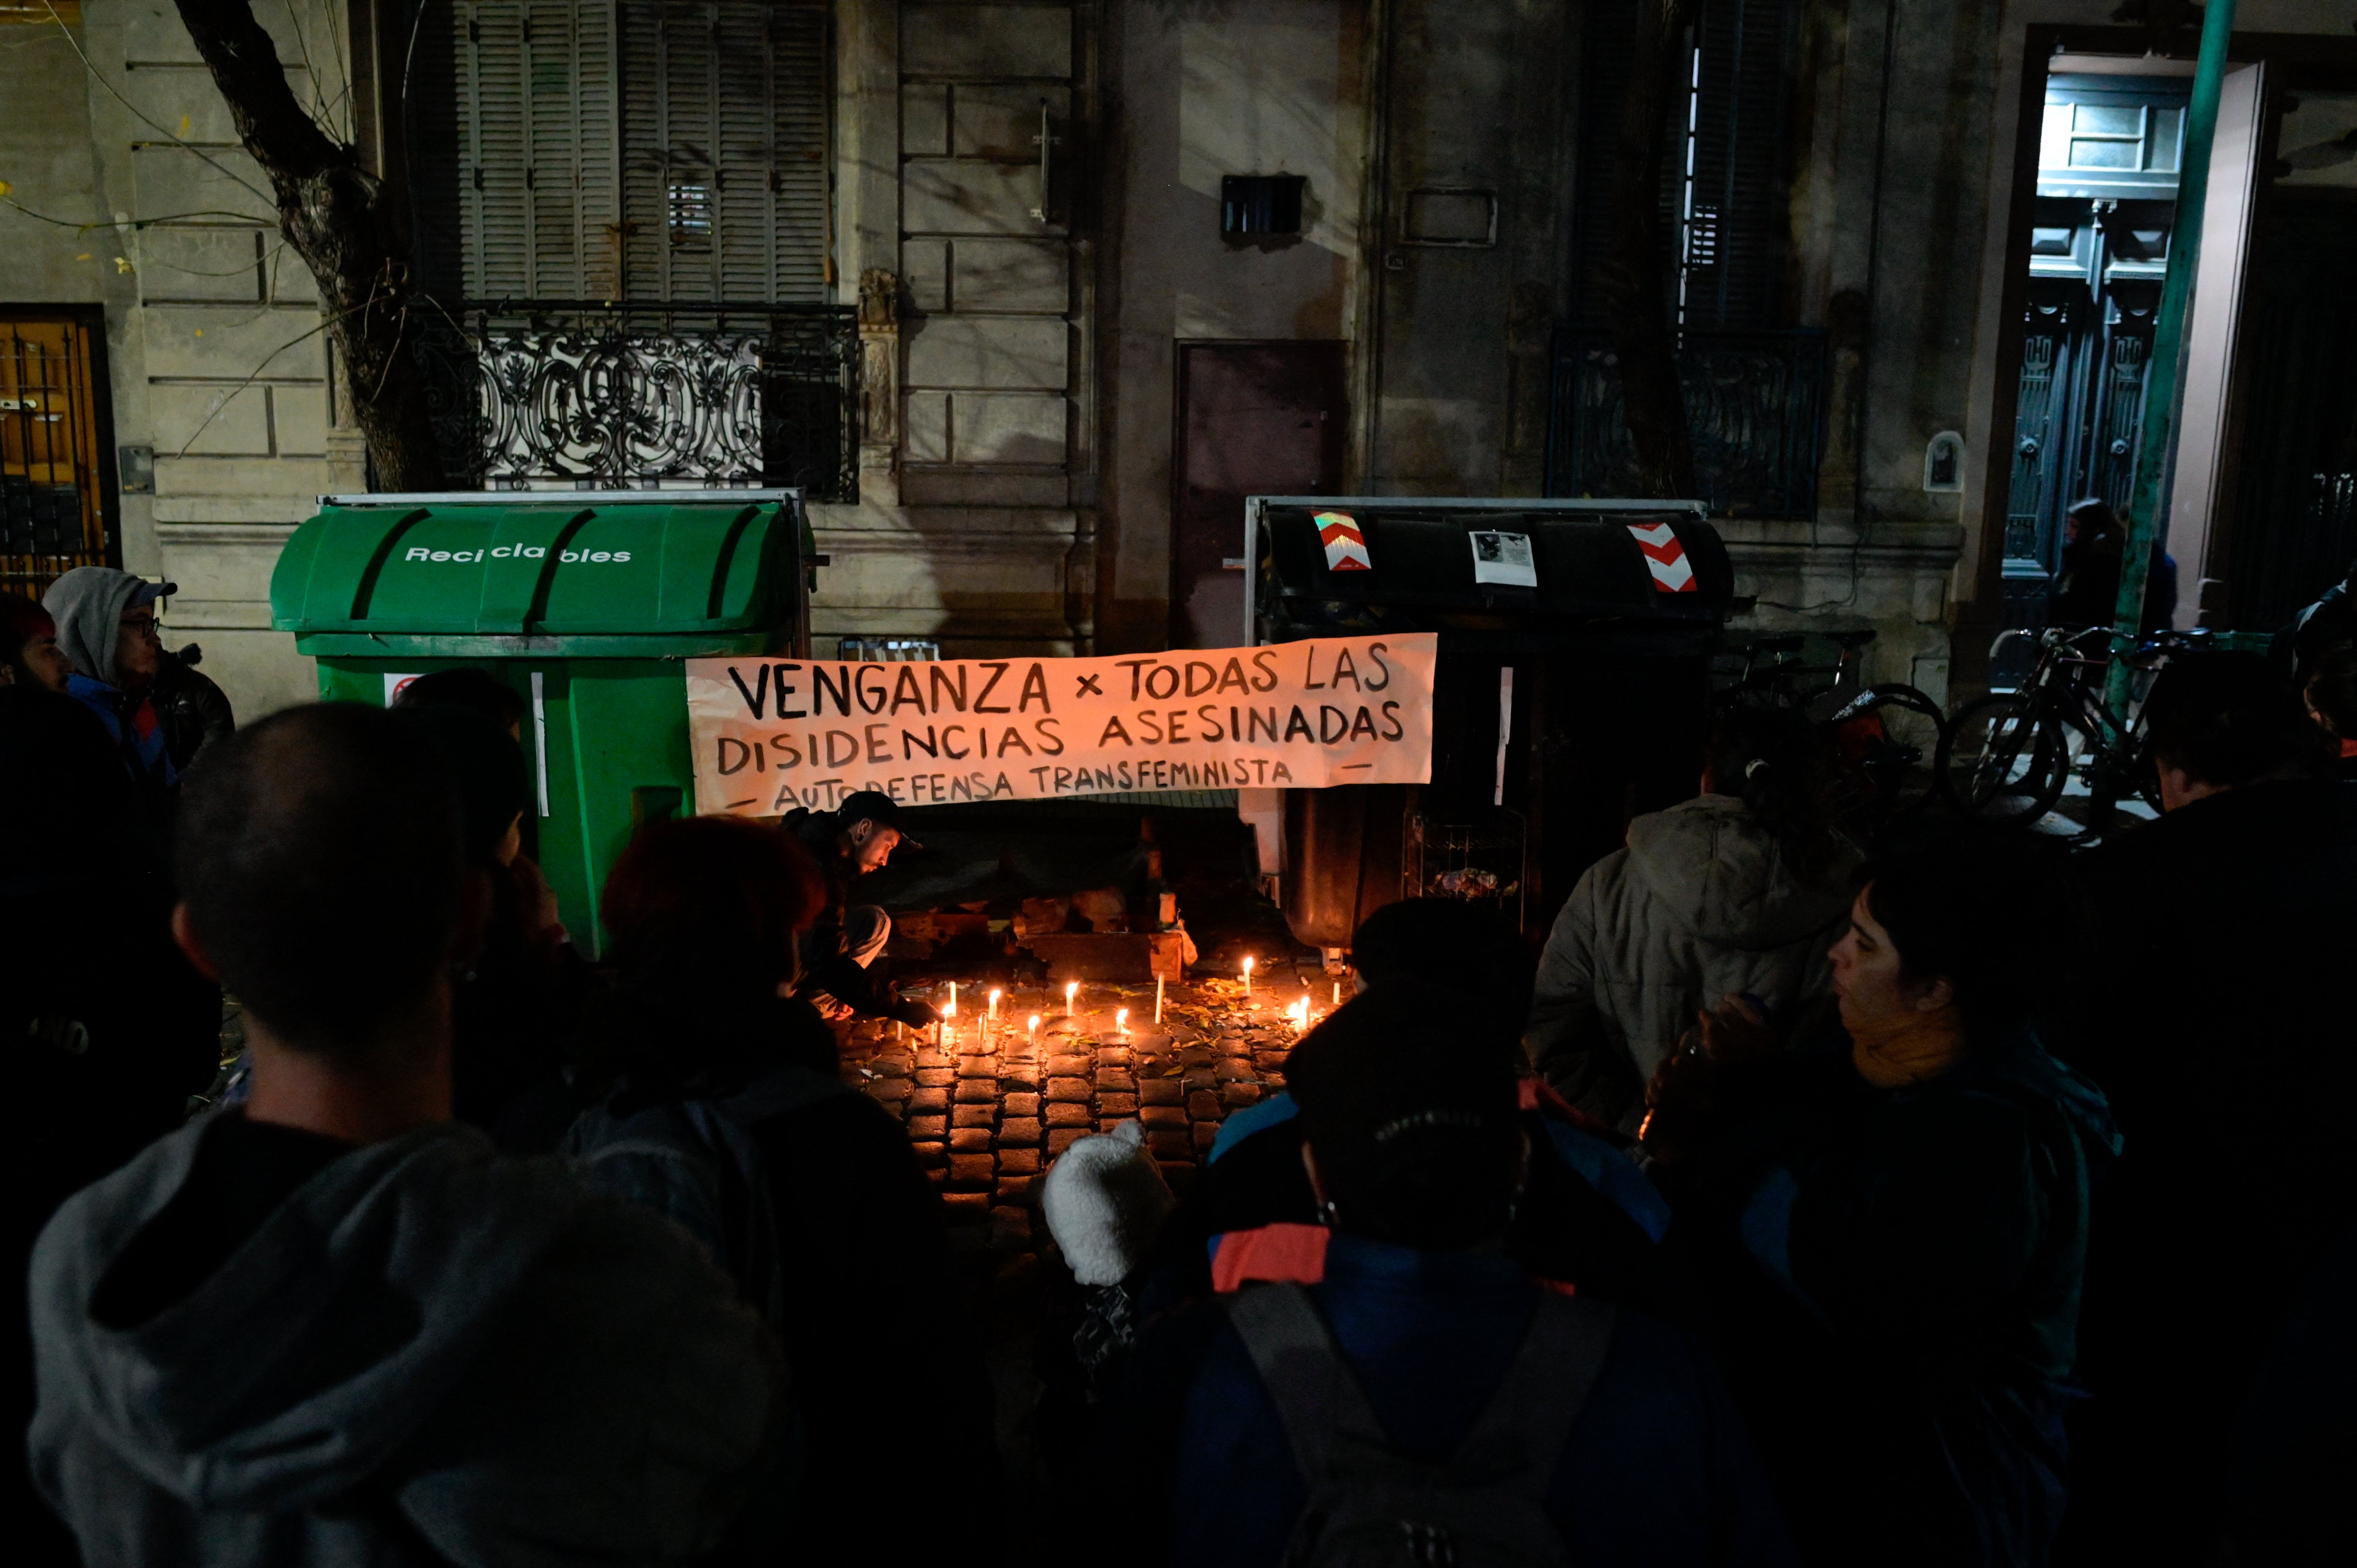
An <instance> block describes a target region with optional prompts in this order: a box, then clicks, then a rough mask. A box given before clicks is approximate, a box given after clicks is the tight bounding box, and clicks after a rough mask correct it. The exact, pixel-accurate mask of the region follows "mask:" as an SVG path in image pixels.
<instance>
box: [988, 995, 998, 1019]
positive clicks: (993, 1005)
mask: <svg viewBox="0 0 2357 1568" xmlns="http://www.w3.org/2000/svg"><path fill="white" fill-rule="evenodd" d="M990 1022H991V1024H992V1026H996V1025H997V1023H998V987H996V985H994V986H992V987H991V988H990Z"/></svg>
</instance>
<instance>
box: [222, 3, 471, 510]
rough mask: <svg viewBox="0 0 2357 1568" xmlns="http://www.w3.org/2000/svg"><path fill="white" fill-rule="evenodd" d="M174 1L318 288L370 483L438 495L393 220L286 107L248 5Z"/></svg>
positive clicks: (438, 475) (340, 150)
mask: <svg viewBox="0 0 2357 1568" xmlns="http://www.w3.org/2000/svg"><path fill="white" fill-rule="evenodd" d="M178 5H179V9H180V20H181V21H182V22H183V23H185V24H187V26H188V36H189V37H190V38H194V39H195V40H196V45H197V52H198V53H199V54H200V55H202V56H203V57H204V60H205V64H206V65H207V66H209V67H210V68H211V70H212V74H213V82H214V84H215V85H216V86H218V87H219V88H220V89H221V96H222V97H223V98H225V99H227V100H228V101H229V107H230V113H231V117H232V119H233V120H234V121H235V123H236V125H237V134H238V136H239V139H240V140H242V142H243V143H244V144H245V150H246V151H247V152H249V153H251V154H253V157H254V161H255V162H257V163H259V164H260V165H261V166H262V171H263V173H264V174H265V175H266V176H268V177H269V179H270V188H271V190H272V192H273V193H274V195H275V196H276V198H277V200H278V222H279V226H280V227H281V228H282V229H283V230H284V231H285V234H286V240H287V242H288V243H289V244H291V245H292V246H294V247H295V252H296V254H297V255H299V256H301V257H302V258H303V260H304V261H305V262H306V263H308V264H309V266H310V268H311V274H312V275H313V276H314V277H316V278H317V279H318V280H319V301H320V308H321V310H322V311H323V312H325V314H326V315H327V317H328V328H327V329H328V337H329V338H330V340H331V341H333V342H334V344H335V346H336V351H337V352H338V353H339V355H341V356H342V357H343V360H344V368H345V371H346V379H347V381H349V382H350V387H351V393H352V405H353V413H354V415H355V416H356V418H357V419H358V421H359V424H360V427H361V435H363V436H364V437H365V438H366V439H367V441H368V450H369V458H370V461H371V464H372V465H373V466H374V467H375V470H376V480H377V483H379V484H380V485H382V486H384V487H385V488H386V489H394V490H436V489H444V488H446V472H445V469H444V467H443V462H442V453H441V451H440V448H439V447H438V446H436V444H435V438H434V427H433V424H432V423H431V422H430V421H429V420H428V419H427V418H426V403H425V377H424V375H423V373H422V372H421V371H420V370H419V368H418V362H417V360H416V358H415V356H414V354H413V353H412V351H411V349H412V343H411V340H410V337H411V334H412V333H414V331H415V330H416V328H415V326H414V324H413V322H412V318H411V309H412V304H413V300H414V288H415V272H414V269H413V268H412V266H411V265H410V244H409V232H408V225H407V223H406V222H405V221H404V214H403V213H402V212H401V211H399V210H398V209H397V204H396V203H395V202H394V201H393V199H391V197H390V195H389V193H388V192H387V190H386V188H385V187H384V185H383V183H382V182H381V181H380V180H379V179H378V178H377V177H376V176H374V175H372V174H371V173H370V172H369V171H368V170H367V169H365V168H363V167H362V166H361V162H360V156H359V154H358V153H357V151H356V150H355V149H353V148H351V147H350V146H339V145H337V144H336V143H334V142H333V141H330V140H329V139H328V135H327V134H326V133H325V132H324V131H322V130H321V129H320V128H319V126H318V124H317V122H315V121H314V120H313V119H312V118H311V116H310V114H309V113H307V112H306V111H305V110H304V108H303V106H302V105H301V104H300V103H298V102H296V99H295V94H294V91H293V90H292V89H290V88H289V87H288V86H287V85H286V72H285V69H284V68H283V67H282V66H281V65H280V64H279V60H278V50H277V48H276V46H275V45H274V44H273V43H272V42H271V39H270V35H269V34H268V33H265V32H264V31H263V29H262V25H261V24H260V23H258V22H256V21H255V20H254V19H253V8H252V6H251V5H249V4H248V0H178Z"/></svg>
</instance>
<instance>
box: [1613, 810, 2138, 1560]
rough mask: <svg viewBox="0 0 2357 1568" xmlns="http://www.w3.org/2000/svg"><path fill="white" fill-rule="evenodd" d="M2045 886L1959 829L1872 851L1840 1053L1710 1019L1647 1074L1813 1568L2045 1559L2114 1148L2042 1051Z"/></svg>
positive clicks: (2095, 1107)
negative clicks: (2095, 1213) (2101, 1181)
mask: <svg viewBox="0 0 2357 1568" xmlns="http://www.w3.org/2000/svg"><path fill="white" fill-rule="evenodd" d="M2061 862H2062V851H2061V848H2060V846H2058V845H2055V844H2052V843H2050V842H2048V841H2042V840H2038V839H2035V838H2032V837H2030V836H2029V835H2024V834H2020V833H2007V832H1995V831H1992V830H1967V829H1964V828H1962V827H1955V826H1942V827H1940V828H1938V829H1936V830H1933V831H1928V832H1924V833H1922V834H1921V836H1919V837H1918V838H1917V840H1916V841H1915V842H1913V843H1904V844H1900V845H1897V846H1894V847H1893V848H1891V849H1889V850H1888V851H1886V852H1885V853H1883V854H1879V855H1878V857H1877V859H1876V861H1875V862H1874V864H1873V865H1871V866H1870V867H1869V877H1870V879H1869V880H1867V882H1866V884H1865V886H1864V888H1863V890H1862V891H1861V892H1859V894H1858V895H1857V898H1856V900H1855V902H1854V903H1853V904H1852V905H1851V908H1850V914H1849V921H1848V929H1846V931H1845V933H1844V934H1843V936H1842V938H1841V940H1839V941H1838V942H1836V943H1835V946H1834V949H1833V964H1834V990H1835V995H1836V997H1837V999H1838V1001H1839V1004H1840V1017H1841V1028H1840V1030H1838V1031H1830V1032H1828V1033H1827V1034H1826V1035H1825V1036H1823V1037H1822V1038H1820V1039H1817V1040H1814V1041H1807V1040H1804V1041H1802V1042H1798V1043H1796V1044H1795V1045H1794V1046H1793V1047H1792V1048H1790V1049H1789V1050H1779V1049H1777V1048H1776V1047H1775V1046H1774V1045H1773V1043H1772V1042H1770V1040H1769V1039H1768V1038H1767V1037H1766V1034H1765V1031H1763V1030H1760V1029H1759V1028H1757V1026H1753V1025H1751V1024H1749V1022H1748V1021H1746V1020H1743V1019H1741V1018H1739V1017H1736V1016H1732V1015H1722V1016H1715V1017H1713V1018H1711V1019H1708V1020H1706V1023H1705V1025H1704V1026H1703V1028H1702V1029H1701V1030H1700V1031H1698V1036H1697V1038H1696V1039H1695V1041H1693V1042H1691V1043H1690V1044H1689V1046H1688V1047H1686V1048H1684V1049H1683V1050H1682V1051H1681V1053H1680V1054H1679V1055H1678V1056H1676V1057H1674V1058H1672V1059H1671V1060H1670V1061H1669V1062H1668V1063H1666V1064H1665V1065H1664V1067H1663V1069H1662V1070H1661V1072H1660V1073H1658V1074H1657V1075H1656V1078H1655V1081H1654V1085H1653V1090H1652V1101H1653V1104H1654V1116H1653V1118H1652V1123H1651V1125H1650V1126H1649V1127H1648V1130H1647V1134H1646V1143H1647V1146H1648V1148H1650V1149H1651V1150H1652V1152H1653V1154H1654V1155H1655V1165H1654V1173H1655V1176H1656V1178H1657V1179H1658V1180H1660V1181H1661V1183H1662V1185H1663V1188H1664V1190H1665V1191H1667V1192H1668V1193H1669V1195H1670V1197H1671V1198H1672V1200H1673V1202H1674V1203H1676V1204H1677V1205H1678V1208H1679V1216H1680V1223H1681V1225H1682V1226H1684V1227H1688V1228H1689V1229H1688V1234H1689V1235H1690V1236H1700V1237H1703V1238H1715V1239H1716V1240H1717V1243H1718V1245H1717V1247H1716V1248H1711V1247H1708V1246H1707V1245H1706V1249H1705V1250H1706V1268H1707V1269H1708V1271H1709V1276H1710V1279H1711V1282H1712V1295H1713V1299H1712V1306H1713V1309H1714V1317H1715V1320H1716V1321H1717V1324H1718V1325H1719V1326H1720V1327H1721V1328H1722V1330H1723V1331H1724V1334H1725V1345H1724V1349H1725V1353H1726V1355H1727V1361H1728V1366H1729V1371H1730V1376H1731V1378H1732V1380H1733V1382H1734V1386H1735V1390H1736V1394H1737V1397H1738V1402H1740V1403H1741V1404H1742V1407H1743V1410H1744V1413H1745V1416H1746V1417H1747V1419H1748V1420H1749V1423H1750V1424H1751V1430H1752V1432H1753V1434H1754V1435H1755V1436H1757V1437H1758V1438H1759V1440H1760V1447H1761V1451H1762V1453H1764V1454H1765V1455H1768V1456H1769V1459H1770V1466H1771V1468H1772V1469H1773V1470H1774V1471H1775V1473H1776V1477H1777V1481H1778V1489H1779V1492H1780V1494H1781V1497H1782V1498H1783V1501H1784V1506H1785V1514H1786V1517H1787V1518H1788V1519H1789V1520H1791V1521H1792V1530H1793V1536H1794V1539H1795V1541H1796V1542H1797V1543H1798V1544H1799V1546H1800V1548H1801V1551H1802V1554H1803V1558H1804V1560H1806V1561H1808V1562H1810V1563H1825V1564H1831V1565H1836V1568H1838V1565H1844V1564H1852V1563H1856V1564H1867V1563H1955V1564H1992V1565H1994V1564H1999V1563H2004V1564H2020V1563H2027V1564H2038V1563H2045V1562H2047V1561H2048V1558H2049V1555H2050V1549H2051V1547H2052V1544H2053V1541H2054V1537H2055V1532H2056V1530H2057V1528H2058V1526H2059V1524H2060V1521H2061V1515H2062V1507H2063V1501H2064V1495H2065V1494H2064V1483H2065V1456H2066V1445H2065V1441H2064V1434H2063V1423H2062V1418H2063V1412H2064V1409H2065V1407H2066V1405H2068V1404H2070V1403H2071V1402H2073V1401H2074V1399H2075V1398H2076V1397H2077V1396H2076V1391H2074V1390H2073V1389H2072V1386H2071V1383H2070V1380H2071V1379H2072V1373H2073V1368H2074V1363H2075V1360H2076V1334H2077V1324H2078V1316H2079V1300H2080V1287H2081V1283H2082V1280H2083V1273H2084V1267H2085V1261H2086V1247H2087V1236H2088V1209H2089V1201H2090V1192H2091V1190H2092V1187H2093V1185H2094V1182H2095V1180H2096V1179H2097V1178H2098V1177H2099V1176H2101V1175H2102V1174H2103V1173H2104V1172H2105V1171H2106V1170H2108V1168H2109V1167H2110V1165H2111V1164H2112V1162H2113V1160H2114V1159H2115V1157H2116V1155H2117V1154H2118V1151H2119V1140H2118V1138H2117V1136H2116V1135H2115V1133H2114V1132H2113V1128H2112V1120H2111V1114H2110V1111H2109V1108H2108V1106H2107V1104H2106V1102H2105V1101H2104V1095H2103V1093H2102V1092H2101V1091H2100V1090H2097V1089H2096V1088H2095V1087H2094V1086H2093V1084H2092V1083H2090V1082H2089V1081H2088V1080H2086V1079H2083V1078H2082V1077H2080V1076H2079V1075H2077V1074H2076V1073H2074V1072H2073V1071H2072V1069H2070V1068H2068V1067H2066V1066H2064V1065H2063V1064H2062V1063H2061V1062H2060V1061H2058V1060H2057V1059H2055V1058H2053V1057H2052V1056H2050V1055H2049V1054H2048V1053H2047V1051H2046V1050H2045V1049H2044V1047H2042V1046H2041V1044H2040V1036H2039V1034H2038V1029H2037V1022H2038V1020H2039V1019H2040V1017H2041V1016H2046V1015H2050V1012H2051V1009H2052V1007H2053V1005H2054V1004H2055V1002H2056V1001H2057V1000H2058V999H2059V998H2060V996H2061V974H2060V972H2059V966H2060V963H2061V961H2064V960H2065V959H2066V958H2067V956H2068V955H2070V954H2072V953H2073V952H2075V951H2076V950H2078V942H2077V940H2075V933H2074V932H2073V931H2072V929H2069V928H2071V927H2072V926H2073V925H2075V924H2076V922H2075V921H2073V920H2072V918H2071V914H2072V910H2073V908H2074V900H2073V898H2072V889H2071V886H2070V885H2069V882H2068V881H2067V875H2066V868H2065V867H2064V865H2062V864H2061ZM2156 1305H2158V1304H2156Z"/></svg>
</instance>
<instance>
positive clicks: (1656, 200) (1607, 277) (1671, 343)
mask: <svg viewBox="0 0 2357 1568" xmlns="http://www.w3.org/2000/svg"><path fill="white" fill-rule="evenodd" d="M1622 3H1623V4H1630V3H1632V0H1622ZM1633 3H1634V4H1635V5H1636V7H1637V24H1636V36H1635V38H1634V40H1633V45H1632V48H1631V51H1630V57H1631V58H1630V62H1629V97H1628V101H1627V102H1626V103H1625V104H1624V105H1623V109H1622V113H1621V116H1620V148H1619V152H1620V156H1619V159H1618V162H1619V165H1620V177H1619V183H1618V184H1616V185H1615V186H1614V188H1613V191H1612V252H1611V256H1610V259H1609V262H1608V263H1607V264H1606V266H1605V268H1604V282H1605V286H1606V291H1607V293H1608V295H1609V298H1610V304H1611V309H1612V347H1613V351H1614V353H1615V354H1616V355H1617V356H1618V357H1619V359H1620V399H1621V407H1622V410H1623V415H1624V417H1625V418H1626V420H1627V422H1628V425H1629V439H1630V441H1631V444H1632V445H1633V446H1635V447H1636V449H1637V478H1638V486H1639V489H1640V490H1641V492H1642V493H1643V494H1645V495H1647V496H1650V497H1654V498H1658V499H1671V498H1678V499H1684V498H1688V497H1691V496H1693V495H1694V494H1695V473H1694V442H1693V439H1692V437H1691V436H1690V435H1688V434H1687V430H1686V410H1685V403H1684V399H1683V398H1681V397H1680V396H1679V394H1678V370H1677V345H1676V341H1675V338H1674V336H1673V334H1672V331H1671V322H1670V317H1669V303H1668V301H1667V299H1666V298H1664V296H1663V291H1662V258H1663V256H1664V255H1666V254H1668V253H1669V252H1668V245H1667V243H1666V242H1665V239H1664V236H1663V233H1662V158H1663V153H1664V152H1665V150H1666V149H1665V147H1664V146H1663V142H1664V132H1665V130H1666V123H1667V119H1668V115H1669V107H1670V101H1671V99H1672V97H1673V96H1674V94H1675V93H1676V91H1677V89H1678V84H1679V72H1680V70H1681V68H1682V67H1683V66H1684V62H1685V51H1684V49H1683V48H1681V47H1680V45H1681V44H1682V43H1683V42H1684V38H1685V31H1686V25H1687V22H1688V21H1689V20H1690V19H1691V17H1692V16H1693V14H1694V7H1693V5H1692V0H1633Z"/></svg>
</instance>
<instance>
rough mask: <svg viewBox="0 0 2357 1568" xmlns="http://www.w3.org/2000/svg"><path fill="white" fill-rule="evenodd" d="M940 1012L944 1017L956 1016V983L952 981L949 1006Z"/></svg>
mask: <svg viewBox="0 0 2357 1568" xmlns="http://www.w3.org/2000/svg"><path fill="white" fill-rule="evenodd" d="M942 1014H943V1015H944V1016H946V1017H951V1018H954V1017H956V1016H957V982H956V981H954V980H952V981H951V982H950V1004H949V1005H948V1006H947V1007H944V1008H943V1009H942Z"/></svg>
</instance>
